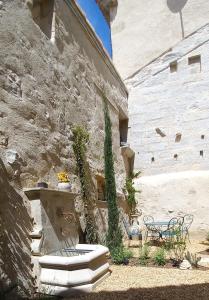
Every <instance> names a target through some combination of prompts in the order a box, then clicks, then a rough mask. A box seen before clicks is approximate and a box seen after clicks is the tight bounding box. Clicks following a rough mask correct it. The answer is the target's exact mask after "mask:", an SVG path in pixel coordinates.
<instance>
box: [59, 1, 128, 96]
mask: <svg viewBox="0 0 209 300" xmlns="http://www.w3.org/2000/svg"><path fill="white" fill-rule="evenodd" d="M64 1H65V3H66V4H67V5H68V7H69V8H70V9H71V11H72V12H73V14H74V15H75V17H76V18H77V20H78V22H79V23H80V24H81V26H82V27H83V30H84V32H85V33H86V34H87V35H88V39H89V41H90V42H91V44H92V46H93V47H94V48H95V49H96V50H97V51H98V53H99V54H100V56H101V58H102V60H103V61H104V63H105V64H106V65H107V67H108V68H109V70H110V72H111V73H112V75H113V76H114V77H115V78H116V80H118V82H119V83H120V89H121V91H122V93H123V94H125V96H126V97H127V96H128V90H127V89H126V86H125V84H124V82H123V80H122V79H121V77H120V75H119V74H118V72H117V70H116V69H115V66H114V64H113V62H112V60H111V58H110V57H109V54H108V53H107V51H106V50H105V48H104V46H103V44H102V42H101V41H100V39H99V38H98V37H97V35H96V34H95V31H94V29H93V28H92V26H91V24H90V23H89V22H88V20H87V19H86V18H85V15H84V13H83V12H82V10H81V9H80V7H79V6H78V5H77V3H76V1H75V0H71V1H69V0H64Z"/></svg>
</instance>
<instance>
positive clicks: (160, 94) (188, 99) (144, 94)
mask: <svg viewBox="0 0 209 300" xmlns="http://www.w3.org/2000/svg"><path fill="white" fill-rule="evenodd" d="M208 34H209V25H206V26H204V27H203V28H201V29H200V30H198V31H197V32H196V33H194V34H193V35H191V36H189V37H188V38H186V39H184V40H183V41H181V42H180V43H179V44H178V45H176V46H175V47H174V48H173V49H172V50H171V51H168V52H167V53H165V54H164V55H162V56H161V57H159V58H157V59H156V60H155V61H154V62H152V63H151V64H149V65H148V66H146V67H145V68H143V69H142V70H141V71H140V72H138V73H137V74H136V75H135V76H134V77H133V78H131V79H129V80H128V81H127V84H128V87H129V90H130V98H129V112H130V123H129V126H130V131H129V142H130V145H131V148H132V149H133V150H134V151H135V153H136V155H135V169H137V170H140V171H142V177H141V179H138V180H137V182H138V184H139V188H140V189H142V194H141V195H140V197H142V198H140V199H143V200H142V202H144V203H145V202H146V208H145V206H143V209H144V213H149V214H154V213H155V214H156V216H157V215H158V216H159V217H160V216H162V214H165V215H166V214H167V213H168V209H167V207H168V206H169V210H174V212H175V214H177V213H181V214H182V213H193V214H194V215H195V223H194V225H193V229H194V230H202V229H203V228H204V229H205V230H207V228H208V221H207V219H208V217H207V210H208V204H207V203H208V198H209V194H208V189H207V188H203V187H204V185H205V184H206V182H207V180H206V177H205V176H206V175H205V174H206V173H205V172H203V171H207V170H208V157H209V156H208V155H209V148H208V132H209V113H208V108H209V107H208V97H209V92H208V86H209V77H208V75H209V61H208V49H209V41H208ZM185 171H188V173H186V174H185V175H184V172H185ZM190 171H192V173H191V174H190ZM194 171H197V175H194ZM200 171H201V172H202V173H201V172H200ZM173 173H174V175H172V174H173ZM159 174H164V175H159ZM154 175H156V176H154ZM144 176H145V177H146V178H149V179H146V181H144V180H145V179H144ZM149 176H150V177H149ZM195 178H196V179H195ZM201 178H202V180H201ZM195 180H196V181H195ZM140 182H141V184H142V185H141V184H140ZM192 185H194V186H195V188H193V189H192ZM171 191H172V192H171ZM140 201H141V200H140ZM140 201H139V202H140ZM197 203H198V204H197ZM168 215H169V214H168ZM168 215H167V217H168Z"/></svg>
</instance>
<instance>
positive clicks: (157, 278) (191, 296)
mask: <svg viewBox="0 0 209 300" xmlns="http://www.w3.org/2000/svg"><path fill="white" fill-rule="evenodd" d="M208 247H209V246H208V245H204V244H202V243H197V242H192V243H191V244H189V245H188V250H189V251H191V252H193V253H196V252H200V251H203V250H206V249H207V248H208ZM137 253H138V249H135V251H134V256H137V255H138V254H137ZM111 270H112V275H111V276H110V277H109V278H107V279H106V280H105V281H104V282H102V283H101V284H100V285H99V286H98V287H97V288H96V290H95V291H94V292H93V293H91V294H89V295H86V296H81V297H79V298H80V299H95V300H97V299H98V300H107V299H108V300H109V299H120V300H122V299H130V300H132V299H137V300H203V299H204V300H209V269H208V271H202V270H186V271H185V270H179V269H173V268H171V269H167V268H152V267H139V266H138V267H137V266H133V267H131V266H114V265H113V266H111ZM79 298H78V297H77V298H73V299H79ZM71 299H72V298H71Z"/></svg>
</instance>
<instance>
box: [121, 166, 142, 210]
mask: <svg viewBox="0 0 209 300" xmlns="http://www.w3.org/2000/svg"><path fill="white" fill-rule="evenodd" d="M140 173H141V172H140V171H139V172H137V173H132V174H131V175H130V176H129V177H127V178H126V184H125V189H126V191H127V193H128V196H127V203H128V206H129V209H130V213H134V212H135V209H136V195H135V194H136V193H137V192H138V193H139V192H140V191H137V190H136V189H135V187H134V181H133V180H134V178H137V177H138V175H139V174H140Z"/></svg>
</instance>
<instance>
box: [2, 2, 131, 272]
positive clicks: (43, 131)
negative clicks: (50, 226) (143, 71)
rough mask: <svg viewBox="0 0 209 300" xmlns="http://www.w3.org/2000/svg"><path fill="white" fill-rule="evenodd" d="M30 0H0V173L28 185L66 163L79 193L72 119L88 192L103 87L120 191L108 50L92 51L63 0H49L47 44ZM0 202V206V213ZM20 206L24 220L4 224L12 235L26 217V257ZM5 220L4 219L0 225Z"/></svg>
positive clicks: (120, 114) (119, 108)
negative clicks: (85, 140)
mask: <svg viewBox="0 0 209 300" xmlns="http://www.w3.org/2000/svg"><path fill="white" fill-rule="evenodd" d="M28 4H29V5H28ZM31 4H32V2H31V3H28V2H27V4H26V2H25V1H21V0H15V1H3V2H2V5H3V9H2V10H1V17H0V43H1V51H0V101H1V106H0V157H1V159H2V165H4V166H5V168H6V170H5V174H6V175H4V176H6V177H7V180H10V183H9V184H11V185H12V186H14V188H12V189H14V191H16V189H17V187H18V188H20V189H22V188H23V187H33V186H35V185H36V183H37V182H38V181H45V182H48V184H49V186H50V187H51V188H55V187H56V185H57V178H56V173H57V172H59V171H62V170H66V171H67V172H69V174H70V181H71V182H72V186H73V191H74V192H78V193H79V192H80V185H79V180H78V177H77V175H76V164H75V159H74V154H73V150H72V131H71V130H72V127H73V126H75V125H76V124H81V125H83V126H85V128H86V129H87V130H88V132H89V134H90V142H89V144H88V147H87V148H88V162H89V166H90V169H91V173H92V177H93V182H94V184H95V186H94V192H95V193H96V181H95V179H94V176H95V175H96V174H97V173H100V174H103V169H104V157H103V142H104V116H103V98H102V93H104V94H105V96H106V98H107V99H108V100H109V102H110V103H109V107H110V114H111V119H112V124H113V150H114V154H115V173H116V182H117V190H118V191H120V192H122V189H123V187H124V180H125V167H124V164H123V159H122V156H121V151H120V136H119V118H124V117H127V92H126V89H125V87H124V85H123V83H122V81H121V80H120V77H119V75H118V74H117V72H116V71H115V69H114V67H113V65H112V63H111V62H110V61H109V58H107V57H104V55H102V54H101V53H100V51H99V49H98V48H97V46H95V44H94V41H92V40H91V38H90V36H89V35H88V33H87V32H86V31H85V30H84V28H83V27H82V25H81V23H79V21H78V19H77V17H76V15H75V14H74V12H73V10H72V8H69V7H68V6H67V5H66V2H65V1H59V0H58V1H55V5H56V6H55V7H56V18H55V43H54V44H53V43H52V42H51V41H50V40H49V39H48V38H47V37H46V35H45V34H44V33H43V32H42V31H41V30H40V27H39V26H38V25H37V24H36V23H35V22H34V21H33V19H32V15H31V11H30V9H29V8H31V7H32V6H31ZM83 21H84V19H83V20H82V22H83ZM2 186H3V188H4V190H5V194H2V193H1V195H0V197H1V201H0V203H4V205H6V203H7V201H9V200H8V199H10V198H8V197H9V196H8V195H7V194H8V193H9V191H8V189H7V186H4V183H2V185H1V187H2ZM15 193H17V201H18V204H17V205H19V203H23V202H24V201H25V202H24V203H25V204H24V207H27V208H28V207H29V203H28V202H27V199H26V197H25V196H23V195H22V193H20V191H19V190H17V192H15ZM9 195H10V194H9ZM95 195H96V194H95ZM95 197H96V196H95ZM18 199H19V200H18ZM12 201H14V202H15V199H12ZM4 205H3V206H2V204H1V207H0V211H1V213H3V214H5V212H4ZM28 210H29V213H28V212H27V210H26V208H24V213H26V214H27V217H24V218H23V219H24V220H22V219H20V218H18V217H17V215H16V214H15V213H14V220H13V224H14V227H13V229H11V228H10V227H9V234H11V235H12V230H16V229H17V230H20V229H19V228H21V227H22V222H23V221H24V222H27V226H25V227H24V236H25V240H24V239H23V241H22V243H24V242H25V244H24V247H22V249H23V248H24V255H25V256H27V259H29V260H30V247H29V243H30V241H29V240H28V239H27V232H28V231H30V230H31V226H32V224H31V220H30V218H29V215H30V209H28ZM76 210H77V212H78V216H79V217H80V218H82V212H83V209H82V203H81V202H80V201H79V199H77V200H76ZM9 213H11V211H10V212H9ZM103 218H104V219H105V222H106V215H105V216H104V217H103V216H101V217H100V218H99V217H98V218H97V219H98V220H97V221H98V226H100V224H101V222H103ZM5 228H7V224H6V223H5V225H4V226H3V230H5ZM8 243H9V245H10V246H11V248H12V249H14V251H16V243H17V241H13V240H12V239H11V240H10V241H9V242H8ZM3 247H5V245H3ZM21 251H22V250H20V254H19V255H20V256H21V255H22V254H21ZM3 259H5V258H4V257H3ZM27 259H26V260H27ZM23 260H24V261H26V260H25V259H24V258H23ZM17 269H18V267H17ZM13 271H14V270H13Z"/></svg>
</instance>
